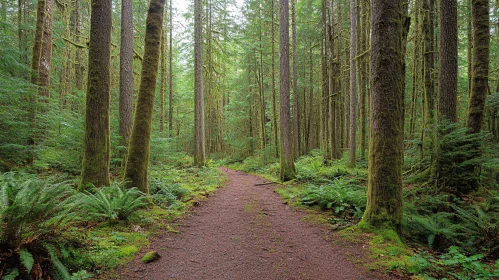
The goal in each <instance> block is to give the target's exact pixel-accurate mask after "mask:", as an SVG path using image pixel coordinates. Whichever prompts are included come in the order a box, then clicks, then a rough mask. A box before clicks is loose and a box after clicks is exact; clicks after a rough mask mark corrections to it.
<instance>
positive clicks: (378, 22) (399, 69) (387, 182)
mask: <svg viewBox="0 0 499 280" xmlns="http://www.w3.org/2000/svg"><path fill="white" fill-rule="evenodd" d="M371 23H372V27H371V28H372V29H371V34H372V37H371V38H372V39H371V42H372V47H371V82H372V94H373V97H372V119H371V141H370V146H369V184H368V199H367V209H366V212H365V213H364V216H363V218H362V221H363V222H364V223H367V224H369V225H371V226H372V227H376V228H391V229H394V230H396V231H397V232H401V225H402V165H403V138H404V87H405V82H404V79H405V43H406V36H407V31H406V30H407V29H406V28H407V27H406V26H404V24H405V23H407V6H406V4H404V3H402V1H398V0H373V1H372V21H371Z"/></svg>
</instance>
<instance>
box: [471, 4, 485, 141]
mask: <svg viewBox="0 0 499 280" xmlns="http://www.w3.org/2000/svg"><path fill="white" fill-rule="evenodd" d="M471 5H472V7H471V12H472V18H473V66H472V73H473V74H472V84H471V95H470V102H469V107H468V121H467V124H468V128H469V130H470V132H471V133H477V132H480V130H481V129H482V124H483V115H484V108H485V99H486V98H487V93H488V90H489V85H488V78H489V60H490V53H489V52H490V27H489V1H488V0H472V1H471Z"/></svg>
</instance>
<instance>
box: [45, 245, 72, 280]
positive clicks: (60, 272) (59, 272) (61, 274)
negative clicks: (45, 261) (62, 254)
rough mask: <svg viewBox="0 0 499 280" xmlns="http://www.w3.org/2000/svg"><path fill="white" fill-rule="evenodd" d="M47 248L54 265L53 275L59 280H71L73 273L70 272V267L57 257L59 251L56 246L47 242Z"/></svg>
mask: <svg viewBox="0 0 499 280" xmlns="http://www.w3.org/2000/svg"><path fill="white" fill-rule="evenodd" d="M45 249H46V250H47V252H48V254H49V256H50V261H51V262H52V265H53V267H54V270H52V271H51V274H52V277H54V279H57V280H71V275H70V274H69V271H68V269H67V268H66V266H64V264H63V263H62V262H61V261H60V260H59V257H57V251H56V249H55V247H54V246H52V245H50V244H45Z"/></svg>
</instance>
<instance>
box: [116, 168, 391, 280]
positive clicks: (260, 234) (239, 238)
mask: <svg viewBox="0 0 499 280" xmlns="http://www.w3.org/2000/svg"><path fill="white" fill-rule="evenodd" d="M221 170H222V171H223V172H224V173H225V174H226V175H227V176H228V178H229V181H228V182H227V186H226V187H225V188H221V189H219V190H218V191H217V192H216V194H215V195H212V196H210V198H209V199H208V200H207V201H205V202H202V203H201V205H200V206H198V207H196V208H194V210H193V212H192V213H191V214H190V215H189V216H188V217H187V218H185V219H183V220H182V221H181V222H180V224H179V227H178V230H179V231H180V233H178V234H175V233H168V234H166V235H165V236H163V237H161V238H158V239H157V240H156V241H154V242H153V243H152V244H151V246H150V248H148V249H147V250H157V251H158V252H159V254H160V255H161V259H159V260H158V261H156V262H154V263H150V264H141V263H140V258H139V257H138V258H137V259H136V260H134V261H133V262H132V263H130V264H129V265H128V266H127V267H126V268H125V269H124V270H122V271H121V279H151V280H156V279H231V280H237V279H255V280H261V279H262V280H263V279H314V280H320V279H328V280H329V279H390V277H388V276H387V275H383V274H373V273H371V272H367V271H366V270H365V269H363V268H360V267H357V266H355V265H354V264H353V262H354V261H353V260H355V259H356V258H359V257H360V253H359V251H360V250H359V248H355V247H350V246H346V247H345V246H343V245H341V246H340V245H334V244H333V242H331V241H327V240H326V239H327V238H326V235H329V237H331V233H329V232H325V229H324V228H323V227H321V226H319V225H313V224H311V223H308V222H304V221H302V218H303V217H304V216H305V214H304V213H302V212H301V211H299V210H296V209H294V208H293V207H291V206H288V205H286V204H284V203H283V200H282V199H281V198H280V196H279V195H278V194H276V193H275V192H274V188H275V186H273V185H258V184H267V183H269V182H268V181H266V180H264V179H262V178H260V177H256V176H253V175H248V174H246V173H243V172H238V171H233V170H230V169H226V168H223V169H221ZM331 238H334V235H333V236H332V237H331ZM359 246H360V245H359ZM140 256H142V254H140Z"/></svg>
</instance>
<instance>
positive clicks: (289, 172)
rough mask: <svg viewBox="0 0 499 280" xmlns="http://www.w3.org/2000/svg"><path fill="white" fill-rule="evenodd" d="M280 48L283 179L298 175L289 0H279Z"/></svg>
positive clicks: (281, 177) (290, 178)
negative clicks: (291, 73)
mask: <svg viewBox="0 0 499 280" xmlns="http://www.w3.org/2000/svg"><path fill="white" fill-rule="evenodd" d="M279 7H280V9H279V13H280V19H279V24H280V26H279V34H280V37H281V39H280V41H279V49H280V52H279V53H280V69H281V71H280V101H281V103H280V104H281V105H280V120H281V124H280V127H281V143H280V146H281V172H280V179H281V181H283V182H284V181H289V180H292V179H294V178H295V177H296V172H295V163H294V158H293V140H292V130H291V116H290V115H291V114H290V97H289V95H290V86H289V2H288V0H279Z"/></svg>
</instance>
